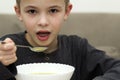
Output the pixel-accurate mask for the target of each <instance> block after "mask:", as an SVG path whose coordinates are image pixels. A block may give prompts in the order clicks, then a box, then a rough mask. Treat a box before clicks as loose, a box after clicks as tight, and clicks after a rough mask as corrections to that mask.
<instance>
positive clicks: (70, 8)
mask: <svg viewBox="0 0 120 80" xmlns="http://www.w3.org/2000/svg"><path fill="white" fill-rule="evenodd" d="M71 10H72V4H71V3H69V4H68V6H67V7H66V12H65V16H64V20H67V18H68V16H69V14H70V12H71Z"/></svg>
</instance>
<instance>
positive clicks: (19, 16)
mask: <svg viewBox="0 0 120 80" xmlns="http://www.w3.org/2000/svg"><path fill="white" fill-rule="evenodd" d="M14 10H15V13H16V15H17V17H18V19H19V20H20V21H22V17H21V12H20V8H19V7H18V6H17V5H15V6H14Z"/></svg>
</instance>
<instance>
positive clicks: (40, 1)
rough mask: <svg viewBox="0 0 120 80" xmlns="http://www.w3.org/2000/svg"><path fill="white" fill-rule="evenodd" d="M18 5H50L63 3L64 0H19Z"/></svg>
mask: <svg viewBox="0 0 120 80" xmlns="http://www.w3.org/2000/svg"><path fill="white" fill-rule="evenodd" d="M20 5H21V6H23V5H36V6H50V5H63V6H64V5H65V1H64V0H21V2H20Z"/></svg>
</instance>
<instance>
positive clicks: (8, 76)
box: [0, 63, 17, 80]
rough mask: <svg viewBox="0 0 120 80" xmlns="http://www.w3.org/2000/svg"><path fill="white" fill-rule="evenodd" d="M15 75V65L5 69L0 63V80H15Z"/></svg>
mask: <svg viewBox="0 0 120 80" xmlns="http://www.w3.org/2000/svg"><path fill="white" fill-rule="evenodd" d="M16 74H17V70H16V67H15V64H11V65H9V66H7V67H5V66H4V65H3V64H2V63H0V80H15V78H14V76H15V75H16Z"/></svg>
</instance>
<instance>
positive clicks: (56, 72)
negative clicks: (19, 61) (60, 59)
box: [16, 63, 75, 80]
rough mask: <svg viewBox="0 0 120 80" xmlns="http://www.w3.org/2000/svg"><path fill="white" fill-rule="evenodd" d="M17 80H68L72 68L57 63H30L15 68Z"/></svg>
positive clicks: (71, 73)
mask: <svg viewBox="0 0 120 80" xmlns="http://www.w3.org/2000/svg"><path fill="white" fill-rule="evenodd" d="M17 70H18V74H17V75H16V79H17V80H70V78H71V77H72V75H73V72H74V70H75V68H74V67H72V66H70V65H65V64H58V63H32V64H23V65H19V66H17Z"/></svg>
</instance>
